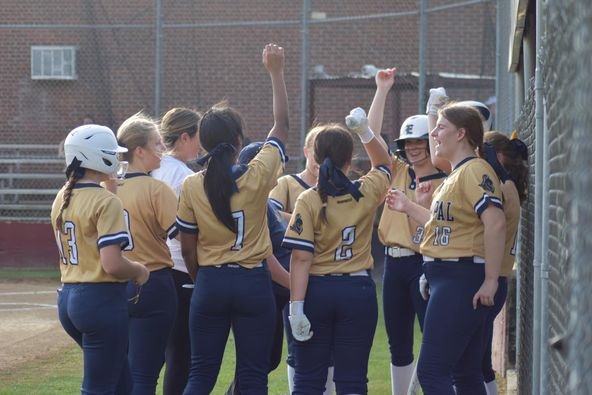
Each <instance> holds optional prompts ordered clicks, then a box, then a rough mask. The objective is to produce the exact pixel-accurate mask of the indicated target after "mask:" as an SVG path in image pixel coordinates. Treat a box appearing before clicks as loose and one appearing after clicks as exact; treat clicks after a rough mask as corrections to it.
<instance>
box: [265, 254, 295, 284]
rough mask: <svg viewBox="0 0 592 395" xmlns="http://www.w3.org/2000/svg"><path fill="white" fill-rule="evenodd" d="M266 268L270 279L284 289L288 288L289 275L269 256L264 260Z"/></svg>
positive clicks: (273, 257)
mask: <svg viewBox="0 0 592 395" xmlns="http://www.w3.org/2000/svg"><path fill="white" fill-rule="evenodd" d="M266 261H267V267H268V268H269V272H270V273H271V279H272V280H273V281H274V282H276V283H278V284H279V285H281V286H282V287H284V288H288V289H289V288H290V273H288V271H287V270H286V269H284V268H283V266H282V265H281V264H280V263H279V261H278V260H277V258H276V257H275V256H273V255H270V256H269V257H267V258H266Z"/></svg>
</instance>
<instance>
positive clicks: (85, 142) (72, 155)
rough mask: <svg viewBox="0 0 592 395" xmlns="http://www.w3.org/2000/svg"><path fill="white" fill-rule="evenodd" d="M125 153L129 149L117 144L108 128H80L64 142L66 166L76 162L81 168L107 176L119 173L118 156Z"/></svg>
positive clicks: (73, 131) (92, 126)
mask: <svg viewBox="0 0 592 395" xmlns="http://www.w3.org/2000/svg"><path fill="white" fill-rule="evenodd" d="M123 152H127V148H124V147H120V146H119V144H117V139H116V138H115V134H114V133H113V131H112V130H111V129H109V128H108V127H106V126H100V125H83V126H79V127H77V128H76V129H74V130H72V131H71V132H70V133H69V134H68V137H66V140H65V142H64V153H65V156H66V166H70V164H72V163H73V162H74V160H76V161H77V164H78V166H79V167H81V168H84V169H90V170H95V171H98V172H100V173H105V174H112V173H114V172H116V171H117V169H118V168H119V158H118V154H120V153H123ZM78 162H79V163H78Z"/></svg>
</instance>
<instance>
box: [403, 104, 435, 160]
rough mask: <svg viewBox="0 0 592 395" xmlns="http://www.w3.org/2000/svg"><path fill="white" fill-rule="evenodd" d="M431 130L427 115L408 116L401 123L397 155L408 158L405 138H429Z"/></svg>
mask: <svg viewBox="0 0 592 395" xmlns="http://www.w3.org/2000/svg"><path fill="white" fill-rule="evenodd" d="M429 132H430V131H429V130H428V116H427V115H412V116H410V117H409V118H407V119H406V120H405V121H404V122H403V124H402V125H401V130H400V131H399V138H398V139H396V140H395V144H396V145H397V155H399V157H400V158H402V159H407V156H406V155H405V140H408V139H416V140H427V139H428V134H429Z"/></svg>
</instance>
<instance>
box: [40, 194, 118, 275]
mask: <svg viewBox="0 0 592 395" xmlns="http://www.w3.org/2000/svg"><path fill="white" fill-rule="evenodd" d="M64 190H65V187H64V188H62V189H61V190H60V192H58V194H57V196H56V198H55V200H54V202H53V205H52V207H51V224H52V226H53V229H54V233H55V236H56V242H57V245H58V249H59V252H60V261H61V264H60V272H61V281H62V283H104V282H125V281H127V280H121V279H117V278H115V277H113V276H111V275H109V274H107V273H106V272H105V270H103V266H102V265H101V261H100V255H99V251H100V249H101V248H103V247H106V246H109V245H113V244H116V245H119V246H120V247H121V248H123V247H125V246H127V245H128V242H129V237H128V233H127V228H126V226H125V222H124V220H123V206H122V204H121V201H120V200H119V199H118V198H117V196H115V195H114V194H112V193H111V192H109V191H107V190H106V189H103V188H102V187H101V186H100V185H98V184H94V183H78V184H76V185H75V186H74V188H73V189H72V195H71V198H70V204H69V205H68V207H67V208H66V209H65V210H64V212H63V214H62V221H63V225H62V229H61V230H62V231H63V232H60V231H58V230H57V229H56V227H57V225H56V220H57V216H58V214H59V211H60V207H61V206H62V201H63V198H62V196H63V194H64Z"/></svg>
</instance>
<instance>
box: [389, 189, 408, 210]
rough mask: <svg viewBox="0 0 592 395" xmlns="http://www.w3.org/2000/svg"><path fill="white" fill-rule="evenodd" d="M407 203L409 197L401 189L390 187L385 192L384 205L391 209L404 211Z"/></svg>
mask: <svg viewBox="0 0 592 395" xmlns="http://www.w3.org/2000/svg"><path fill="white" fill-rule="evenodd" d="M408 204H409V198H408V197H407V195H405V194H404V193H403V191H400V190H398V189H396V188H391V189H390V190H389V191H388V193H387V194H386V205H387V206H388V208H389V209H391V210H395V211H399V212H401V213H406V212H407V207H408Z"/></svg>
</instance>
